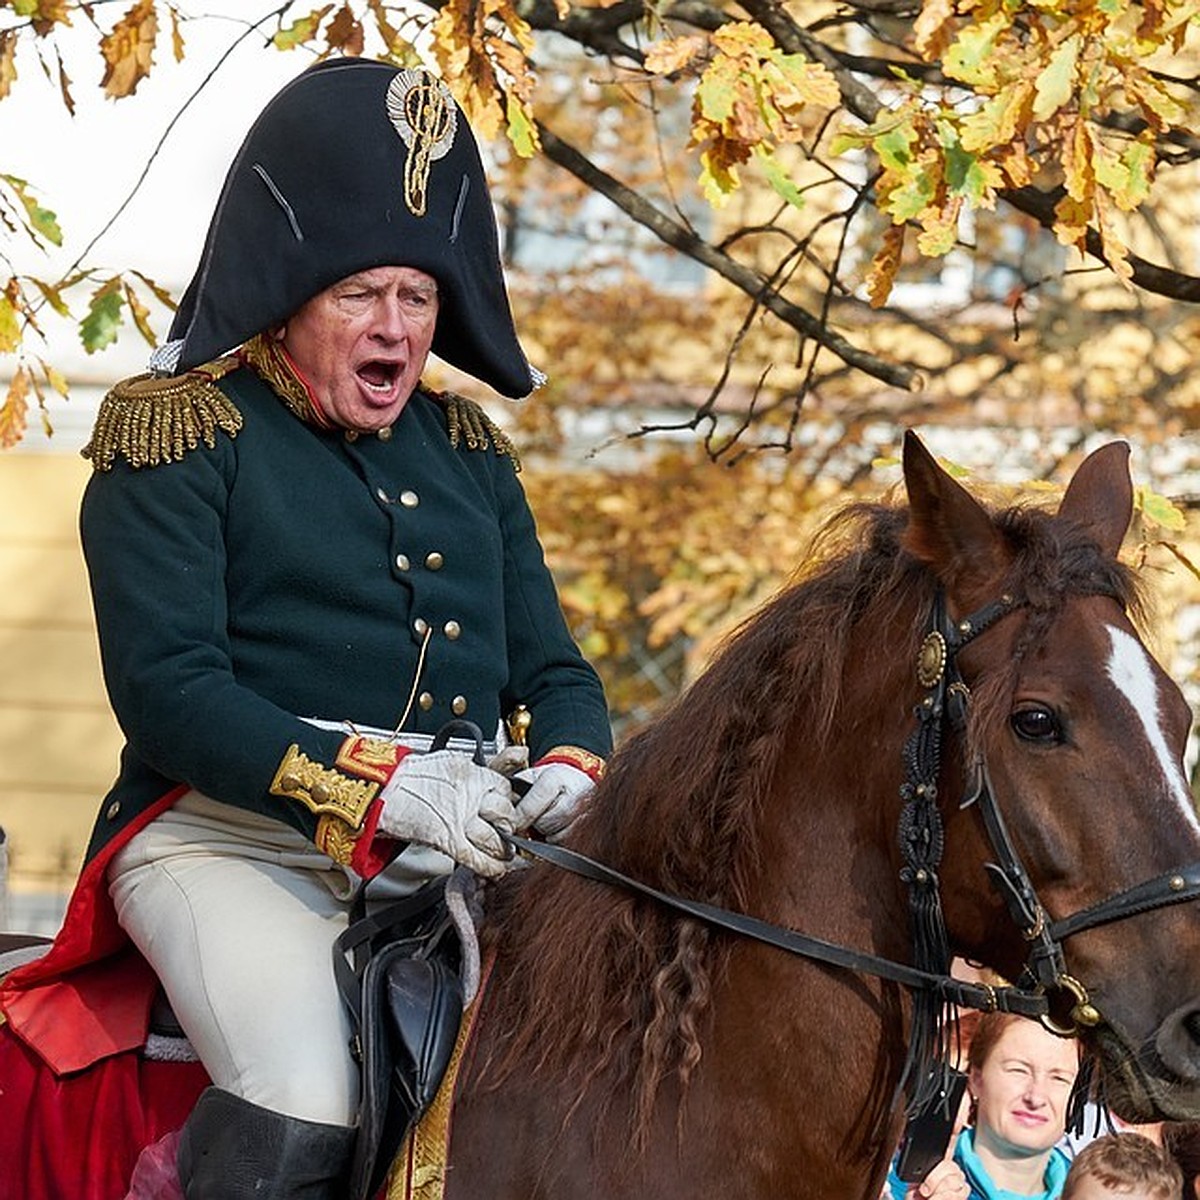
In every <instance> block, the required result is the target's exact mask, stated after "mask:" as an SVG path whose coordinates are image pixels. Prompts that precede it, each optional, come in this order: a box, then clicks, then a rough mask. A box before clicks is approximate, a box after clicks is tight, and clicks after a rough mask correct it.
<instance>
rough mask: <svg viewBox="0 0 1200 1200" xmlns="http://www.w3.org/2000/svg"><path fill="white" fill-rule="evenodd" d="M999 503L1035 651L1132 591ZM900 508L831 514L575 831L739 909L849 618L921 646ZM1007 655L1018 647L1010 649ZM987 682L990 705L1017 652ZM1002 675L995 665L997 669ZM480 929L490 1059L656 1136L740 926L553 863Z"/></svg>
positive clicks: (841, 671) (679, 890)
mask: <svg viewBox="0 0 1200 1200" xmlns="http://www.w3.org/2000/svg"><path fill="white" fill-rule="evenodd" d="M993 519H994V521H995V523H996V526H997V528H999V529H1000V530H1001V531H1002V532H1003V534H1004V536H1005V537H1006V539H1007V541H1008V543H1009V545H1010V546H1011V548H1012V552H1013V553H1012V560H1011V566H1010V569H1009V571H1008V573H1007V578H1006V580H1005V583H1004V587H1005V588H1006V589H1009V590H1015V591H1016V592H1017V593H1018V594H1020V595H1023V596H1024V597H1025V598H1026V599H1027V601H1028V603H1029V607H1030V610H1031V612H1032V617H1031V618H1030V620H1029V621H1028V623H1027V627H1026V629H1025V631H1024V636H1023V637H1022V639H1021V645H1020V646H1019V648H1018V650H1019V654H1020V655H1021V656H1023V655H1025V654H1028V653H1030V652H1032V650H1033V649H1034V648H1035V647H1036V645H1037V644H1038V642H1039V641H1040V639H1041V638H1042V637H1044V635H1045V632H1046V630H1047V629H1048V627H1049V625H1050V623H1051V621H1052V619H1053V615H1054V613H1056V612H1057V611H1058V609H1059V608H1060V607H1061V605H1062V603H1063V602H1064V600H1065V599H1066V598H1067V597H1068V596H1069V595H1073V594H1078V593H1080V592H1093V591H1095V592H1104V593H1106V594H1112V595H1114V596H1116V597H1117V598H1118V599H1119V600H1121V602H1122V603H1125V604H1126V605H1127V606H1129V607H1135V604H1136V602H1135V592H1134V586H1133V583H1132V576H1131V573H1130V572H1128V571H1127V570H1126V569H1125V568H1123V567H1120V566H1119V565H1118V564H1116V563H1115V562H1113V561H1111V560H1108V559H1106V558H1105V557H1104V556H1103V555H1102V553H1101V552H1100V550H1099V549H1098V548H1097V547H1096V546H1095V544H1094V543H1093V542H1091V541H1089V540H1088V539H1087V537H1086V535H1085V534H1084V533H1083V531H1081V530H1078V529H1077V528H1076V527H1074V526H1071V525H1069V524H1068V523H1066V522H1057V523H1056V522H1055V520H1054V518H1053V516H1052V515H1051V514H1049V513H1047V512H1045V511H1043V510H1041V509H1035V508H1022V507H1017V508H1011V509H1008V510H1006V511H1005V512H1003V513H998V514H993ZM907 521H908V509H907V507H906V506H899V505H890V504H856V505H852V506H850V507H848V508H846V509H845V510H843V511H842V512H841V513H839V514H837V515H835V517H834V518H833V519H832V520H831V521H830V522H829V523H827V524H826V526H825V527H824V528H823V530H822V531H821V533H820V534H819V535H818V537H817V539H816V540H815V541H814V545H813V552H812V553H811V554H810V555H809V556H808V558H807V560H806V562H807V563H808V565H807V566H806V567H803V568H802V569H801V571H800V572H798V573H797V575H796V576H795V577H794V578H793V579H792V580H791V581H790V582H789V584H788V585H787V586H786V587H785V588H784V589H783V590H782V591H781V592H780V593H779V594H778V595H777V596H776V597H775V598H774V599H773V600H771V601H769V602H768V603H767V604H766V605H765V606H764V607H763V608H761V609H760V610H759V611H758V612H756V613H755V614H753V615H752V616H751V617H750V618H748V619H747V620H746V621H744V622H743V623H742V624H741V625H740V626H739V627H738V628H737V629H736V630H735V631H734V632H733V633H732V634H731V635H730V636H729V637H728V638H727V639H726V640H725V642H724V643H723V644H722V647H721V649H720V652H719V654H718V655H717V657H716V658H715V659H714V661H713V662H712V664H711V665H710V666H709V667H708V668H707V669H706V670H705V672H704V673H703V674H702V675H700V676H699V677H698V678H697V679H696V680H695V681H694V682H693V683H692V684H691V685H690V686H689V687H688V688H687V689H686V690H685V691H684V692H683V693H682V694H681V695H680V696H679V697H678V698H677V699H676V700H675V701H674V702H673V703H672V704H671V705H670V706H669V707H668V708H667V709H666V710H665V711H664V712H663V713H662V714H661V715H659V716H658V717H656V718H655V719H654V720H653V721H652V722H651V723H650V724H649V725H648V726H646V727H645V728H643V729H642V730H641V731H639V732H638V733H637V734H635V735H634V736H632V737H631V738H630V739H629V740H628V741H627V742H625V743H624V744H623V745H622V746H621V747H620V748H619V749H618V750H617V751H616V752H615V753H614V755H613V757H612V759H611V761H610V763H609V768H608V771H607V774H606V775H605V777H604V779H603V780H602V781H601V782H600V784H599V785H598V787H597V789H596V792H595V794H594V796H593V798H592V801H591V803H590V806H589V809H588V812H587V814H586V817H585V818H584V819H582V820H581V821H579V822H578V824H577V825H576V827H575V829H574V830H573V837H572V841H571V845H572V847H573V848H574V849H577V850H579V851H581V852H582V853H584V854H586V855H589V856H590V857H593V858H596V859H598V860H599V861H602V862H604V863H606V864H608V865H609V866H611V867H614V868H615V869H616V870H618V871H621V872H623V873H625V874H628V875H631V876H633V877H634V878H637V879H639V880H641V881H643V882H645V883H648V884H650V885H652V886H654V887H657V888H659V889H661V890H663V891H667V892H672V893H674V894H677V895H681V896H686V897H689V898H692V899H698V900H701V901H704V902H707V903H710V904H715V905H719V906H721V907H724V908H728V909H732V910H734V911H747V905H748V900H749V898H750V895H751V884H752V881H753V880H754V879H755V877H756V874H757V870H756V868H757V867H758V864H759V862H760V860H761V859H762V857H763V851H764V848H765V845H766V843H767V839H769V838H770V837H771V834H772V832H773V826H772V821H771V820H770V813H769V812H767V811H764V809H765V807H766V805H767V804H768V803H769V801H770V798H771V797H772V795H773V792H774V789H773V782H774V777H775V774H776V771H777V769H778V767H779V764H780V762H781V759H782V756H783V755H784V754H785V753H787V752H788V749H789V745H788V740H787V734H788V732H789V730H792V729H794V728H795V726H796V723H797V720H800V721H801V722H802V723H803V726H804V728H805V729H806V740H807V742H808V746H807V750H808V753H810V754H812V755H820V753H821V751H822V748H823V747H825V746H827V745H828V744H829V742H830V739H831V738H832V737H833V736H834V733H835V731H836V730H837V728H838V723H839V722H838V716H839V711H840V708H841V703H842V699H843V691H844V687H845V682H846V680H847V678H848V673H849V672H850V671H852V670H854V669H855V664H854V663H853V662H852V661H850V660H849V658H848V650H849V648H850V646H851V640H852V635H853V634H854V631H855V630H856V629H857V628H858V627H859V625H860V623H862V622H864V621H869V622H870V625H869V628H872V629H884V628H886V629H901V630H904V631H905V632H904V633H903V638H904V644H903V645H899V646H895V647H889V648H888V655H889V657H893V656H899V657H900V659H901V660H902V661H904V662H906V663H907V662H913V661H915V656H916V650H917V647H918V645H919V643H920V639H921V638H922V637H923V635H924V633H925V628H924V624H925V620H926V616H927V614H928V612H929V609H930V605H931V603H932V598H933V594H934V591H935V589H936V586H937V584H936V580H935V578H934V576H933V574H932V573H931V572H930V571H929V570H928V568H927V567H925V565H924V564H922V563H921V562H919V561H918V560H917V559H916V558H915V557H914V556H913V555H912V554H910V553H909V552H908V551H907V550H906V549H905V547H904V530H905V527H906V525H907ZM1014 657H1015V656H1014ZM1002 674H1003V676H1004V678H1002V679H1000V680H998V681H997V682H996V683H995V684H993V685H992V686H990V687H989V690H988V698H987V702H986V705H985V711H984V714H983V717H982V719H983V720H985V721H986V720H990V719H994V714H995V712H996V711H998V710H999V708H1000V706H1001V705H1002V704H1003V699H1004V694H1005V686H1006V681H1007V686H1008V688H1009V690H1011V687H1012V681H1013V680H1014V679H1015V676H1016V665H1015V662H1013V663H1010V664H1009V665H1008V667H1007V668H1006V669H1005V670H1004V671H1003V672H1002ZM989 682H990V681H989ZM490 904H491V911H490V914H489V919H488V928H487V930H486V932H485V938H486V941H487V942H488V943H500V944H501V946H502V959H503V968H502V970H500V971H497V972H496V973H495V975H494V976H493V981H492V984H491V985H490V988H489V992H490V994H489V995H488V997H487V1006H488V1015H487V1019H488V1023H489V1025H490V1026H491V1027H492V1028H493V1029H495V1030H498V1031H501V1032H498V1033H497V1034H496V1039H495V1043H494V1048H493V1052H492V1054H491V1057H490V1059H489V1061H488V1062H487V1063H486V1064H485V1065H484V1076H485V1077H486V1078H488V1079H490V1080H492V1081H493V1082H495V1083H499V1082H500V1081H502V1080H503V1079H504V1078H505V1077H507V1076H508V1075H509V1074H510V1073H511V1072H519V1073H521V1074H523V1075H526V1076H528V1075H529V1074H530V1073H538V1072H540V1071H552V1070H553V1071H558V1072H561V1073H563V1074H564V1075H565V1076H566V1077H569V1078H572V1079H573V1080H576V1081H577V1085H578V1089H579V1091H578V1097H577V1099H580V1100H581V1099H582V1097H583V1095H584V1093H585V1092H586V1090H587V1086H588V1084H589V1083H590V1082H592V1081H593V1080H595V1079H598V1078H599V1077H601V1076H602V1075H603V1076H604V1077H605V1079H606V1081H607V1082H608V1084H609V1085H610V1086H609V1089H608V1091H609V1094H614V1093H615V1092H616V1091H617V1090H618V1089H619V1090H620V1092H621V1094H623V1095H628V1094H629V1091H630V1089H632V1091H633V1095H634V1097H635V1104H634V1109H633V1114H632V1121H633V1127H634V1129H635V1131H637V1133H638V1136H639V1140H640V1138H641V1137H644V1136H645V1133H646V1130H647V1128H648V1122H649V1117H650V1112H651V1109H652V1107H653V1104H654V1100H655V1097H656V1094H657V1091H658V1088H659V1086H660V1084H661V1083H662V1082H663V1081H664V1080H667V1079H669V1078H670V1077H671V1076H672V1075H674V1076H675V1077H676V1078H677V1080H678V1082H679V1085H680V1086H681V1087H686V1085H687V1082H688V1079H689V1077H690V1075H691V1073H692V1071H693V1070H694V1068H695V1067H696V1065H697V1063H698V1062H699V1060H700V1055H701V1048H702V1047H701V1037H700V1027H701V1020H702V1018H703V1016H704V1014H705V1013H706V1011H707V1010H708V1008H709V1004H710V1000H711V995H712V989H713V984H714V981H715V980H716V979H718V978H719V976H720V973H721V972H722V970H723V968H724V966H725V962H726V958H727V954H728V948H729V941H730V940H729V939H728V938H720V937H715V936H713V935H712V934H710V931H709V929H708V928H707V927H706V926H705V925H703V924H701V923H699V922H696V921H693V920H690V919H686V918H681V917H678V916H676V915H674V914H672V913H670V912H669V911H667V910H666V909H665V908H664V907H663V906H660V905H656V904H654V903H653V902H652V901H649V900H645V899H641V898H638V897H636V896H634V895H632V894H628V893H624V892H621V891H618V890H616V889H610V888H605V887H602V886H598V885H596V884H594V883H591V882H588V881H584V880H581V879H579V878H578V877H576V876H573V875H571V874H569V873H567V872H565V871H561V870H558V869H556V868H553V867H547V866H545V865H538V866H535V867H532V868H530V869H527V870H521V871H517V872H513V873H512V874H510V876H508V877H507V878H506V880H505V881H504V882H503V884H502V885H501V886H500V887H499V888H497V889H495V894H494V896H493V898H492V901H491V902H490Z"/></svg>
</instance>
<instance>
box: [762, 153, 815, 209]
mask: <svg viewBox="0 0 1200 1200" xmlns="http://www.w3.org/2000/svg"><path fill="white" fill-rule="evenodd" d="M756 157H757V158H758V161H759V165H760V166H761V167H762V169H763V174H764V175H765V176H766V177H767V182H768V183H769V184H770V185H771V186H772V187H773V188H774V189H775V191H776V192H778V193H779V195H780V196H782V197H783V199H784V200H786V201H787V202H788V203H789V204H790V205H791V206H792V207H793V208H803V207H804V193H803V192H801V191H800V189H799V188H798V187H797V186H796V184H795V182H794V181H793V179H792V177H791V175H789V174H788V172H787V171H786V170H785V169H784V166H783V164H782V163H781V162H780V161H779V159H777V158H776V157H775V155H773V154H771V153H770V152H769V151H767V150H763V149H761V148H760V149H759V150H758V151H757V152H756Z"/></svg>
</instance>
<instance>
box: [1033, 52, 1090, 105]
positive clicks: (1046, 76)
mask: <svg viewBox="0 0 1200 1200" xmlns="http://www.w3.org/2000/svg"><path fill="white" fill-rule="evenodd" d="M1081 42H1082V38H1081V37H1080V35H1079V34H1077V33H1073V34H1072V35H1071V36H1070V37H1069V38H1067V39H1066V41H1064V42H1063V44H1062V45H1061V46H1059V47H1058V49H1057V50H1055V51H1054V53H1053V54H1051V55H1050V62H1049V63H1048V64H1047V66H1046V68H1045V70H1043V71H1042V73H1041V74H1040V75H1039V76H1038V77H1037V83H1036V85H1035V86H1034V92H1035V94H1034V98H1033V115H1034V117H1035V118H1036V119H1037V120H1039V121H1044V120H1046V118H1047V117H1049V116H1052V115H1053V114H1054V113H1056V112H1058V110H1059V109H1060V108H1062V107H1063V105H1065V104H1067V103H1068V102H1069V101H1070V99H1071V97H1072V95H1074V92H1075V66H1076V63H1077V62H1078V61H1079V47H1080V44H1081Z"/></svg>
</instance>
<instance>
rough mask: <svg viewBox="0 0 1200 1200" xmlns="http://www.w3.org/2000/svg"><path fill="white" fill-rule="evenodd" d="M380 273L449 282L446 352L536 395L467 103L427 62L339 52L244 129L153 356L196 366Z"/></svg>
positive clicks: (441, 321) (183, 367)
mask: <svg viewBox="0 0 1200 1200" xmlns="http://www.w3.org/2000/svg"><path fill="white" fill-rule="evenodd" d="M379 266H405V267H416V268H417V269H418V270H421V271H424V272H426V273H427V274H429V275H432V276H433V277H434V278H435V279H436V280H437V282H438V294H439V297H440V307H439V312H438V323H437V330H436V333H435V335H434V339H433V351H434V353H435V354H437V355H438V356H439V357H440V358H442V359H444V360H445V361H446V362H448V363H450V364H452V365H453V366H455V367H458V368H459V369H460V370H462V371H465V372H467V373H468V374H469V375H473V376H474V377H475V378H477V379H479V380H482V381H483V382H484V383H487V384H489V385H490V386H491V387H493V388H495V389H496V391H498V392H500V393H501V394H502V395H505V396H511V397H520V396H525V395H528V394H529V392H530V391H531V390H532V389H533V387H534V386H535V383H536V382H537V381H538V376H537V374H536V373H535V372H534V371H533V370H532V369H531V368H530V365H529V362H528V360H527V359H526V358H525V355H524V352H523V351H522V350H521V346H520V344H519V342H518V341H517V335H516V331H515V329H514V328H513V320H512V312H511V310H510V308H509V303H508V293H507V291H506V290H505V286H504V276H503V272H502V269H501V266H500V254H499V244H498V239H497V235H496V220H495V215H494V213H493V211H492V206H491V200H490V198H489V195H488V189H487V181H486V179H485V177H484V173H483V164H482V163H481V161H480V158H479V150H478V147H477V146H476V144H475V138H474V136H473V135H472V133H471V130H470V129H469V127H468V126H467V122H466V119H465V117H464V116H463V114H462V111H461V110H460V109H459V108H458V106H457V105H456V104H455V102H454V100H453V98H452V97H451V95H450V92H449V91H448V89H447V88H446V86H445V85H444V84H443V83H441V82H440V81H439V80H437V79H436V78H435V77H434V76H432V75H429V74H427V73H426V72H424V71H416V70H408V69H397V68H396V67H393V66H388V65H387V64H386V63H381V62H376V61H373V60H370V59H363V58H343V59H332V60H329V61H326V62H323V63H320V64H318V65H317V66H314V67H311V68H309V69H308V70H307V71H305V72H304V74H303V75H301V76H299V77H298V78H297V79H295V80H293V81H292V82H291V83H290V84H288V85H287V86H286V87H285V88H283V90H282V91H280V92H279V93H278V95H276V96H275V98H274V99H273V100H272V101H271V102H270V103H269V104H268V105H267V107H266V108H265V109H264V110H263V112H262V114H261V115H260V116H259V118H258V120H257V121H256V122H255V123H254V126H253V128H252V129H251V130H250V132H249V134H248V135H247V136H246V140H245V141H244V142H243V143H242V147H241V149H240V150H239V151H238V154H237V157H236V158H235V159H234V162H233V166H232V167H231V168H230V170H229V175H228V176H227V178H226V180H225V186H224V188H223V189H222V191H221V197H220V199H219V201H218V202H217V209H216V212H215V213H214V214H213V218H212V223H211V224H210V226H209V230H208V237H207V239H206V241H205V244H204V254H203V257H202V258H201V260H200V266H199V269H198V270H197V271H196V274H195V276H194V277H193V279H192V281H191V283H190V284H189V285H188V288H187V291H186V292H185V293H184V296H183V300H182V301H181V303H180V306H179V310H178V312H177V313H176V314H175V319H174V321H173V322H172V325H171V331H170V334H169V338H170V342H169V349H168V347H164V350H167V354H166V355H165V356H162V355H160V356H159V357H158V359H157V361H156V363H155V365H156V366H167V367H168V368H169V369H170V370H171V371H180V372H182V371H187V370H190V369H192V368H193V367H196V366H199V365H200V364H201V363H205V362H208V361H209V360H211V359H214V358H216V357H218V356H219V355H221V354H225V353H227V352H228V351H230V350H233V349H235V348H237V347H238V346H240V345H241V344H242V343H243V342H245V341H247V340H248V339H249V338H251V337H253V336H254V335H255V334H257V333H261V332H263V331H265V330H268V329H270V328H272V327H273V326H276V325H279V324H282V323H283V322H285V321H286V320H287V319H288V317H290V316H291V315H292V314H293V313H294V312H295V311H296V310H297V309H298V308H300V307H301V305H303V304H304V303H305V302H306V301H307V300H309V299H311V298H312V297H313V296H315V295H316V294H317V293H318V292H321V291H323V290H324V289H325V288H327V287H329V286H330V285H331V284H334V283H336V282H337V281H338V280H340V279H344V278H345V277H346V276H348V275H353V274H354V273H355V272H357V271H363V270H367V269H369V268H371V267H379ZM175 351H177V352H178V356H177V357H176V356H175V353H174V352H175Z"/></svg>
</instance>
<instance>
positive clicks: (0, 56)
mask: <svg viewBox="0 0 1200 1200" xmlns="http://www.w3.org/2000/svg"><path fill="white" fill-rule="evenodd" d="M16 55H17V35H16V33H15V31H13V30H11V29H5V30H2V31H0V100H3V99H4V98H5V97H6V96H7V95H8V94H9V92H11V91H12V85H13V84H14V83H16V81H17V63H16Z"/></svg>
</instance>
